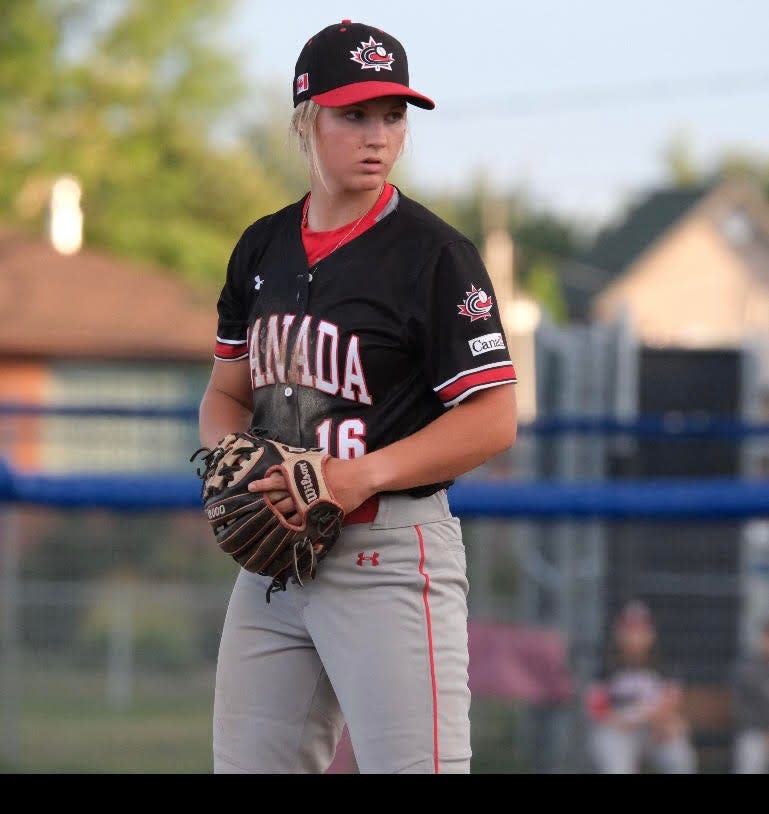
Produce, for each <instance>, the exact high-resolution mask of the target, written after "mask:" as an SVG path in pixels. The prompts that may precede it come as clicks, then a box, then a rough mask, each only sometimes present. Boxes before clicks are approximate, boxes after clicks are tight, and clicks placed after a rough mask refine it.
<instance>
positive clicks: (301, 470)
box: [294, 461, 320, 505]
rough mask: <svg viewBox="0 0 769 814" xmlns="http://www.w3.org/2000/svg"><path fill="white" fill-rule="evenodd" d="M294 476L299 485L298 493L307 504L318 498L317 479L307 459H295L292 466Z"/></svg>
mask: <svg viewBox="0 0 769 814" xmlns="http://www.w3.org/2000/svg"><path fill="white" fill-rule="evenodd" d="M294 478H295V480H296V483H297V485H298V486H299V489H300V490H301V491H300V494H301V495H302V497H303V498H304V502H305V503H307V504H308V505H309V504H310V503H312V502H313V501H315V500H317V499H318V492H319V489H320V487H319V486H318V480H317V478H316V477H315V473H314V472H313V471H312V468H311V467H310V464H309V463H308V462H307V461H297V462H296V465H295V466H294Z"/></svg>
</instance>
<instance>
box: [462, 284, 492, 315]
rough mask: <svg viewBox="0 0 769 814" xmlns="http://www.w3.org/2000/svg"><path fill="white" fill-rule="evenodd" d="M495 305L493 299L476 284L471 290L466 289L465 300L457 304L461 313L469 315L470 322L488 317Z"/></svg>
mask: <svg viewBox="0 0 769 814" xmlns="http://www.w3.org/2000/svg"><path fill="white" fill-rule="evenodd" d="M493 307H494V301H493V299H492V298H491V297H490V296H489V295H488V294H487V293H486V292H485V291H484V290H483V289H482V288H476V287H475V286H474V285H473V286H470V290H469V291H465V301H464V302H461V303H459V304H458V305H457V308H458V309H459V313H460V314H461V315H462V316H463V317H469V318H470V322H475V320H476V319H488V318H489V317H490V316H491V309H492V308H493Z"/></svg>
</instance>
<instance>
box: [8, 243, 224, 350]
mask: <svg viewBox="0 0 769 814" xmlns="http://www.w3.org/2000/svg"><path fill="white" fill-rule="evenodd" d="M216 296H217V294H216V293H215V292H212V291H210V290H202V289H195V288H194V287H192V286H190V285H189V284H188V283H186V282H184V281H183V280H182V279H181V278H180V277H176V276H174V275H173V274H172V273H170V272H168V271H164V270H161V269H158V268H153V267H150V266H146V265H143V264H139V263H133V262H128V261H125V260H122V259H118V258H115V257H112V256H110V255H107V254H104V253H100V252H96V251H89V250H84V251H82V252H80V253H79V254H75V255H69V256H67V255H62V254H59V253H58V252H56V251H55V250H54V249H53V247H52V246H51V245H50V244H49V243H48V242H47V241H46V240H43V239H41V238H36V237H31V236H29V235H25V234H22V233H19V232H16V231H13V230H11V229H8V228H2V227H0V356H22V357H30V356H31V357H48V358H52V357H53V358H71V357H80V358H83V357H90V358H99V359H104V358H131V359H151V360H160V359H173V360H188V361H204V360H208V359H212V358H213V344H214V339H215V334H216Z"/></svg>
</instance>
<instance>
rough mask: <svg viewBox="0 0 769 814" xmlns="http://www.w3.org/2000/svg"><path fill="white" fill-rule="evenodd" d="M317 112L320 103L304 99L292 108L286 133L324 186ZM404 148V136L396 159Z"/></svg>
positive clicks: (408, 131)
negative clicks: (317, 129) (319, 154)
mask: <svg viewBox="0 0 769 814" xmlns="http://www.w3.org/2000/svg"><path fill="white" fill-rule="evenodd" d="M406 109H407V110H408V105H406ZM319 112H320V105H319V104H317V102H313V101H312V99H305V101H304V102H300V103H299V104H298V105H297V106H296V108H294V113H293V115H292V116H291V123H290V126H289V133H288V135H289V141H290V142H292V143H293V144H295V145H298V148H299V152H300V153H301V154H302V155H303V156H304V159H305V161H306V162H307V169H308V171H309V173H310V176H314V177H316V178H317V179H318V180H319V181H320V182H321V184H323V186H324V187H325V186H326V181H325V179H324V178H323V170H322V169H321V166H320V160H319V158H318V142H317V131H316V123H317V120H318V113H319ZM406 135H407V136H409V137H410V135H411V131H410V130H408V128H407V130H406ZM405 148H406V138H404V139H403V143H402V144H401V149H400V152H399V153H398V156H397V158H396V161H397V159H398V158H400V157H401V156H402V155H403V154H404V152H405Z"/></svg>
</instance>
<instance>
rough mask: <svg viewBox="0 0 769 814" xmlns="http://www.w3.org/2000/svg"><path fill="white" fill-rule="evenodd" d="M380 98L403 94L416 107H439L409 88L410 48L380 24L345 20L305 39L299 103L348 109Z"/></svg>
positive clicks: (296, 88) (299, 66)
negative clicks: (378, 26) (404, 45)
mask: <svg viewBox="0 0 769 814" xmlns="http://www.w3.org/2000/svg"><path fill="white" fill-rule="evenodd" d="M377 96H403V97H404V98H405V99H406V101H407V102H411V104H413V105H416V106H417V107H422V108H425V109H426V110H432V109H433V108H434V107H435V102H433V100H432V99H428V97H427V96H423V95H422V94H421V93H417V92H416V91H415V90H413V89H412V88H410V87H409V66H408V60H407V58H406V51H405V49H404V48H403V46H402V45H401V44H400V43H399V42H398V40H396V39H395V37H393V36H391V35H390V34H387V33H386V32H384V31H382V29H381V28H377V27H376V26H373V25H366V24H365V23H353V22H352V21H351V20H342V22H341V23H336V24H335V25H330V26H327V27H326V28H324V29H323V30H322V31H319V32H318V33H317V34H315V36H314V37H311V38H310V39H309V40H308V41H307V42H306V43H305V45H304V48H302V51H301V53H300V54H299V59H298V60H297V61H296V70H295V71H294V107H296V106H297V105H298V104H299V103H300V102H304V101H305V100H307V99H312V101H313V102H316V103H317V104H319V105H323V106H324V107H343V106H344V105H354V104H356V103H358V102H365V101H366V100H367V99H375V98H376V97H377Z"/></svg>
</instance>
